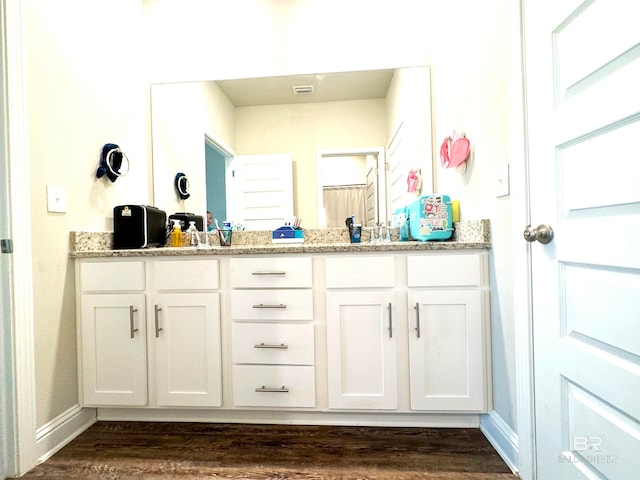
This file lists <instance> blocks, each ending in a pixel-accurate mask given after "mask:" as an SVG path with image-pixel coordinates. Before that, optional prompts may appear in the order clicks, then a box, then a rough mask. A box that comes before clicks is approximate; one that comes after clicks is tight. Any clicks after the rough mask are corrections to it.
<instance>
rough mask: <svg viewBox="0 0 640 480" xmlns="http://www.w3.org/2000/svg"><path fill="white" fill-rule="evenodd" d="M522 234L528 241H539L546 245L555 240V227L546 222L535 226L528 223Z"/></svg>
mask: <svg viewBox="0 0 640 480" xmlns="http://www.w3.org/2000/svg"><path fill="white" fill-rule="evenodd" d="M522 236H523V237H524V239H525V240H526V241H527V242H535V241H538V242H540V243H542V244H543V245H546V244H547V243H549V242H551V240H553V229H552V228H551V227H550V226H549V225H545V224H542V225H538V226H537V227H535V228H533V227H532V226H531V225H528V226H527V228H525V229H524V232H523V233H522Z"/></svg>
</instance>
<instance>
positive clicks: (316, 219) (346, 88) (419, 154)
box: [151, 67, 432, 228]
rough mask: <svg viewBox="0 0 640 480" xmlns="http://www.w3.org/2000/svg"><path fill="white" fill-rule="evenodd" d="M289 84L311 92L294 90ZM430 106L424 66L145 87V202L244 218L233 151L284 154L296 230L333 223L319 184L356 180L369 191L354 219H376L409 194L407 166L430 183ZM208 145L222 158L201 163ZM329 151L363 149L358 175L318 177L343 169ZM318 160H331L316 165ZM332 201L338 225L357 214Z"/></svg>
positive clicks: (237, 154)
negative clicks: (178, 183)
mask: <svg viewBox="0 0 640 480" xmlns="http://www.w3.org/2000/svg"><path fill="white" fill-rule="evenodd" d="M369 85H371V86H369ZM293 87H305V88H304V89H303V90H305V91H309V90H313V93H302V94H294V89H293ZM311 87H312V88H311ZM284 96H287V97H288V98H284ZM430 109H431V102H430V73H429V68H428V67H411V68H400V69H395V70H374V71H367V72H343V73H340V74H321V75H304V76H293V77H271V78H260V79H243V80H224V81H218V82H192V83H176V84H158V85H152V87H151V111H152V119H151V120H152V139H151V140H152V151H153V169H154V173H153V177H154V203H155V205H156V206H157V207H159V208H162V209H163V210H165V211H167V212H169V213H173V212H177V211H189V212H193V213H197V214H202V215H204V214H205V212H206V211H207V210H211V211H212V212H213V211H214V210H215V211H216V212H220V213H218V214H217V215H219V217H218V218H219V220H222V219H223V218H226V219H229V220H234V221H239V222H241V223H244V224H245V225H250V222H248V221H247V220H248V219H246V218H242V217H241V216H238V215H240V213H238V212H239V211H240V210H242V208H241V207H242V203H243V202H244V201H246V198H244V199H243V197H242V195H241V194H239V193H238V192H237V191H235V188H236V184H237V177H235V176H234V162H236V157H240V156H244V155H263V154H288V155H290V156H291V158H292V168H291V175H292V179H291V180H292V182H291V184H292V192H293V198H292V199H291V205H292V210H293V212H292V214H295V215H297V216H298V217H301V218H302V219H303V227H306V228H313V227H318V226H322V227H323V226H329V225H333V224H334V221H333V220H332V221H331V222H329V221H328V216H327V212H326V211H325V206H324V191H325V188H324V187H325V186H326V187H337V188H339V187H338V186H347V185H360V187H358V188H360V189H363V188H364V190H365V191H367V190H368V193H366V194H365V198H369V200H368V204H367V201H365V204H364V205H363V206H362V210H361V211H362V212H363V213H362V214H361V215H362V217H361V219H362V223H365V224H367V223H369V224H371V223H373V222H378V221H385V220H386V219H387V218H390V212H392V211H393V210H394V209H395V208H397V207H398V206H400V205H403V204H407V203H409V202H410V201H411V200H412V199H413V198H415V197H413V198H412V195H413V194H407V192H406V190H407V188H406V177H407V174H408V172H409V170H411V169H414V168H420V169H421V170H422V172H423V185H425V188H426V191H428V190H430V189H431V184H432V180H431V172H432V141H431V124H430V121H431V110H430ZM205 145H207V147H206V148H205ZM210 147H213V148H214V149H215V150H217V151H218V153H219V154H220V155H221V157H222V158H224V160H222V159H220V158H218V159H214V160H208V159H209V158H211V152H210V151H209V149H210ZM390 147H391V148H390ZM338 154H340V155H342V156H343V157H344V156H346V157H348V156H350V155H361V156H364V157H365V161H364V164H365V167H364V173H363V174H362V175H359V176H358V178H357V179H355V180H354V178H353V177H348V178H347V177H345V178H344V179H340V178H337V179H336V178H332V179H331V180H330V183H326V184H325V183H324V180H323V175H324V173H323V172H324V171H325V170H330V171H331V172H332V173H333V174H338V173H341V172H345V173H346V172H348V171H351V170H352V169H351V168H348V167H349V166H350V165H351V164H350V163H349V161H348V160H346V159H344V158H343V159H342V160H337V158H338V157H339V155H338ZM367 156H370V157H369V158H368V159H367ZM374 156H375V158H374ZM325 160H327V161H333V162H334V165H333V166H331V167H324V166H323V164H324V161H325ZM338 162H339V163H338ZM210 163H211V165H210ZM222 163H224V164H225V173H224V176H223V175H222V172H221V165H222ZM362 163H363V162H362V158H361V159H360V161H359V165H362ZM378 163H380V165H378ZM178 171H181V172H185V173H186V174H187V176H188V177H189V179H190V182H191V185H190V192H191V197H190V198H189V199H187V200H185V201H180V200H179V199H177V198H175V195H173V193H172V182H173V177H174V176H175V173H176V172H178ZM212 172H215V173H212ZM351 173H353V172H351ZM211 175H213V176H214V177H215V178H208V177H209V176H211ZM367 175H369V178H367ZM334 176H335V175H334ZM223 177H224V182H222V181H221V180H222V178H223ZM326 190H327V192H329V191H330V189H329V188H327V189H326ZM223 199H224V200H223ZM224 203H226V205H224ZM266 207H270V208H271V207H274V208H275V206H274V205H271V206H268V205H265V208H266ZM331 208H333V207H331ZM339 208H342V212H344V211H348V212H349V213H348V214H347V215H344V216H343V213H336V214H335V215H338V216H342V221H341V222H340V219H339V218H338V225H337V226H343V225H344V218H345V217H346V216H350V215H351V214H352V213H353V214H356V213H355V207H353V208H352V207H350V206H344V205H343V206H341V207H339ZM351 210H354V211H353V212H352V211H351ZM220 217H223V218H220ZM286 221H289V218H287V219H286ZM273 222H276V223H281V222H282V219H274V220H273ZM260 225H262V226H264V225H265V223H261V224H260ZM277 226H280V225H278V224H275V225H274V226H273V228H276V227H277ZM249 228H250V227H249Z"/></svg>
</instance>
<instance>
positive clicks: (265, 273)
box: [251, 271, 287, 275]
mask: <svg viewBox="0 0 640 480" xmlns="http://www.w3.org/2000/svg"><path fill="white" fill-rule="evenodd" d="M286 274H287V272H280V271H273V272H267V271H265V272H251V275H286Z"/></svg>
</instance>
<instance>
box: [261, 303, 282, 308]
mask: <svg viewBox="0 0 640 480" xmlns="http://www.w3.org/2000/svg"><path fill="white" fill-rule="evenodd" d="M253 308H287V306H286V305H284V304H283V303H279V304H277V305H269V304H267V305H265V304H264V303H259V304H257V305H254V306H253Z"/></svg>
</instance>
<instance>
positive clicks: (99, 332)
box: [80, 293, 147, 405]
mask: <svg viewBox="0 0 640 480" xmlns="http://www.w3.org/2000/svg"><path fill="white" fill-rule="evenodd" d="M81 305H82V307H81V315H82V317H81V342H80V343H81V362H80V366H81V369H82V396H83V404H84V405H146V403H147V349H146V344H147V343H146V342H147V340H146V332H145V321H144V318H145V296H144V294H142V293H136V294H95V295H82V297H81Z"/></svg>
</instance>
